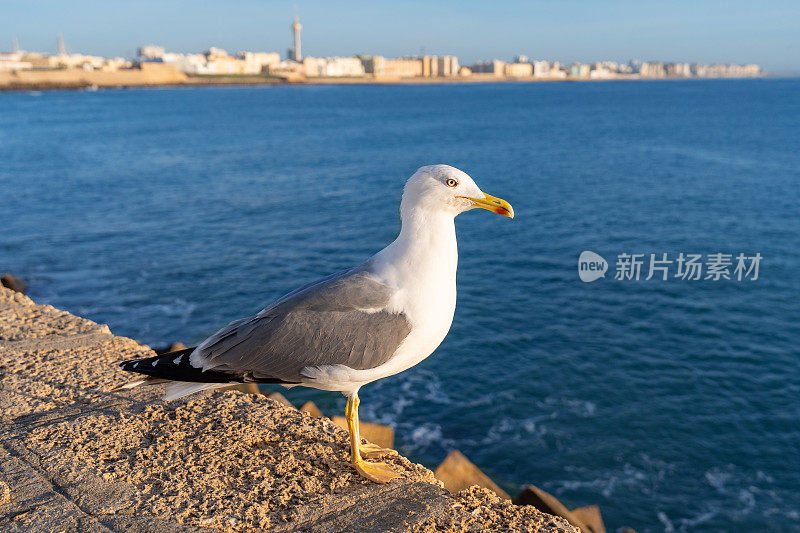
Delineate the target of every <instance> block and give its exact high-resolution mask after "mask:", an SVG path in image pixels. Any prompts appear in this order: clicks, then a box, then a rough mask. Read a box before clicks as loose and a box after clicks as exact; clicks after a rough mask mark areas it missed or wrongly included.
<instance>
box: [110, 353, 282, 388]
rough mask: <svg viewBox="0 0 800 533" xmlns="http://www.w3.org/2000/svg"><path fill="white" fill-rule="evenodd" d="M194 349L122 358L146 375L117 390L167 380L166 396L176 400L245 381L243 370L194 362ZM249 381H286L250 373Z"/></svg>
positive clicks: (131, 368)
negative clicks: (228, 369)
mask: <svg viewBox="0 0 800 533" xmlns="http://www.w3.org/2000/svg"><path fill="white" fill-rule="evenodd" d="M194 350H195V348H187V349H185V350H177V351H174V352H169V353H165V354H162V355H156V356H154V357H145V358H142V359H130V360H128V361H123V362H122V363H120V366H121V367H122V370H125V371H126V372H135V373H137V374H143V375H144V376H143V378H142V379H138V380H136V381H132V382H130V383H126V384H125V385H122V386H121V387H118V388H116V389H114V390H116V391H118V390H126V389H132V388H134V387H138V386H140V385H156V384H157V383H168V384H169V385H167V395H166V396H165V397H164V399H165V400H175V399H177V398H182V397H184V396H188V395H189V394H193V393H195V392H200V391H203V390H209V389H221V388H224V387H231V386H234V387H235V386H237V385H241V384H242V383H245V374H243V373H236V372H228V371H224V370H217V369H209V370H203V369H202V368H198V367H196V366H192V363H191V361H190V358H191V355H192V352H194ZM247 382H257V383H279V384H287V382H286V381H284V380H282V379H277V378H260V379H255V380H254V379H252V376H248V379H247Z"/></svg>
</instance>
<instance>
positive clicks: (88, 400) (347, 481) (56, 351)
mask: <svg viewBox="0 0 800 533" xmlns="http://www.w3.org/2000/svg"><path fill="white" fill-rule="evenodd" d="M150 355H152V351H151V350H150V349H149V348H148V347H146V346H142V345H140V344H139V343H137V342H136V341H133V340H131V339H126V338H124V337H116V336H114V335H112V334H111V333H110V331H109V330H108V328H107V327H106V326H101V325H98V324H95V323H93V322H91V321H89V320H85V319H82V318H79V317H75V316H73V315H70V314H69V313H65V312H63V311H59V310H57V309H54V308H53V307H51V306H46V305H36V304H34V303H33V302H31V301H30V299H28V298H27V297H25V296H23V295H22V294H20V293H15V292H12V291H10V290H7V289H5V288H0V372H2V388H0V408H2V415H0V530H3V531H211V530H228V531H236V530H264V531H280V532H284V531H322V532H326V531H329V532H334V531H354V532H356V531H410V530H414V531H426V532H427V531H461V530H469V531H479V530H492V531H497V530H506V531H546V532H555V531H577V530H576V529H575V528H573V527H572V526H570V525H569V524H568V523H567V522H566V521H565V520H563V519H562V518H555V517H552V516H549V515H545V514H542V513H540V512H539V511H537V510H535V509H533V508H532V507H525V508H521V507H515V506H513V505H511V504H510V503H509V502H507V501H503V500H500V499H498V498H496V497H495V496H493V495H491V494H490V493H488V492H486V491H482V490H481V489H477V488H473V489H470V490H468V491H464V492H462V493H460V494H458V495H456V496H451V495H450V494H449V493H448V492H447V491H445V490H444V489H443V488H442V484H441V482H439V481H437V480H436V479H435V478H434V477H433V474H432V473H431V471H430V470H428V469H426V468H424V467H422V466H420V465H417V464H414V463H411V462H410V461H408V460H407V459H406V458H404V457H402V456H397V457H393V458H390V459H388V461H389V462H391V463H392V465H393V466H394V468H395V469H397V470H398V471H400V472H402V473H403V474H404V478H403V479H402V480H397V481H394V482H392V483H390V484H389V485H375V484H373V483H371V482H369V481H367V480H365V479H363V478H361V477H360V476H358V475H357V474H356V473H355V471H354V470H353V469H352V467H351V466H350V465H349V463H348V452H349V447H348V437H347V432H346V431H345V430H343V429H342V428H339V427H337V426H336V425H335V424H333V423H332V422H331V421H329V420H328V419H325V418H315V417H312V416H310V415H308V414H306V413H304V412H301V411H298V410H296V409H293V408H289V407H286V406H284V405H281V404H280V403H278V402H276V401H273V400H270V399H268V398H266V397H264V396H259V395H252V394H243V393H241V392H238V391H224V392H214V393H206V394H200V395H196V396H192V397H189V398H185V399H182V400H176V401H174V402H163V401H162V400H161V397H162V395H163V389H162V388H161V386H155V387H149V388H141V389H134V390H132V391H124V392H114V391H113V389H114V388H115V387H118V386H119V385H121V384H123V383H125V382H127V381H129V380H130V376H129V375H127V374H126V373H124V372H122V371H121V370H120V369H119V368H118V367H117V365H116V363H117V362H118V361H120V360H123V359H129V358H132V357H140V356H141V357H147V356H150Z"/></svg>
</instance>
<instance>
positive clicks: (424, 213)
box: [375, 207, 458, 284]
mask: <svg viewBox="0 0 800 533" xmlns="http://www.w3.org/2000/svg"><path fill="white" fill-rule="evenodd" d="M401 218H402V228H401V229H400V235H398V236H397V239H395V240H394V242H392V243H391V244H390V245H389V246H387V247H386V248H384V249H383V250H382V251H381V252H379V253H378V254H377V255H376V256H375V259H376V264H375V266H376V267H377V268H378V269H379V270H381V271H383V272H382V273H385V274H386V275H388V276H389V277H392V278H396V281H398V282H400V283H403V282H405V281H408V280H412V279H413V280H414V281H415V282H416V283H422V284H427V283H448V282H451V281H452V283H455V278H456V268H457V267H458V243H457V242H456V227H455V220H454V218H453V215H452V213H448V212H446V211H443V210H434V209H426V208H425V207H417V208H411V209H403V210H402V212H401Z"/></svg>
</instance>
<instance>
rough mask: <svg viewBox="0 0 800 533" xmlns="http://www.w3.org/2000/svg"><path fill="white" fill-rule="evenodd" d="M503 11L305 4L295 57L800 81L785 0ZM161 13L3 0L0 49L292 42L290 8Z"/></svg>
mask: <svg viewBox="0 0 800 533" xmlns="http://www.w3.org/2000/svg"><path fill="white" fill-rule="evenodd" d="M507 5H513V6H514V7H513V8H512V9H508V10H507V11H506V15H505V16H504V15H503V14H502V13H497V12H496V9H495V11H492V10H491V9H490V7H489V6H484V5H478V4H476V3H473V2H462V3H459V4H453V3H444V4H438V5H435V6H429V5H424V4H421V3H418V2H406V3H404V4H403V5H402V6H397V5H382V6H375V5H372V4H366V3H361V2H349V3H347V4H339V6H340V7H339V8H337V9H334V8H333V7H331V6H329V5H327V4H323V3H320V2H306V3H304V4H301V5H299V6H298V13H299V15H300V17H301V19H302V24H303V26H304V29H303V52H304V55H311V56H346V55H352V54H356V53H372V54H380V55H386V56H404V55H409V54H419V53H421V52H423V51H424V53H430V54H453V55H457V56H459V57H460V58H463V59H462V61H464V62H476V61H479V60H487V59H492V58H510V57H513V56H515V55H517V54H526V55H529V56H531V57H534V58H550V59H554V60H559V61H562V62H565V63H569V62H572V61H583V62H593V61H603V60H607V59H614V60H628V59H633V58H638V59H644V60H661V61H681V62H705V63H759V64H760V65H762V67H764V68H766V69H767V70H768V71H771V72H773V73H782V72H783V73H798V72H800V64H798V63H797V59H796V58H797V57H798V53H797V52H798V47H799V44H800V29H798V25H799V24H800V23H799V22H798V21H800V6H798V5H793V4H791V3H789V2H783V1H771V2H767V4H766V7H765V6H764V4H762V7H761V8H760V9H757V8H755V7H752V6H750V5H746V4H745V3H744V2H728V3H725V4H724V6H725V8H726V9H722V6H723V3H721V2H716V1H714V2H709V3H706V4H704V5H703V6H699V5H695V4H690V3H689V2H683V1H681V2H677V3H675V4H672V5H671V6H670V7H669V8H667V7H664V6H648V7H647V9H646V10H642V9H641V8H639V9H635V8H634V5H635V4H632V3H630V2H623V1H616V2H606V3H605V4H604V5H603V6H597V5H595V4H588V3H584V2H579V1H572V2H566V3H563V4H559V5H558V6H556V5H554V4H553V3H550V2H535V3H533V4H524V5H523V4H521V3H517V2H514V3H510V4H507ZM714 5H715V6H717V7H718V8H719V9H717V10H715V9H713V8H712V7H713V6H714ZM159 6H160V7H158V8H157V6H156V4H154V3H151V2H142V3H137V4H130V3H127V2H111V3H106V4H101V3H95V2H84V3H83V4H81V5H79V6H72V7H70V8H64V7H63V6H61V5H60V4H57V3H55V2H52V1H50V0H45V1H42V2H37V3H36V4H35V5H32V4H27V3H22V2H18V1H11V2H5V3H4V6H3V8H2V9H3V11H4V12H5V13H6V15H8V16H4V17H2V18H1V19H0V38H2V39H4V40H5V41H6V42H7V44H5V45H4V46H0V49H10V48H11V40H12V38H13V37H15V36H16V37H17V38H18V39H19V46H20V48H22V49H27V50H37V51H43V52H51V51H55V49H56V38H55V35H56V34H57V33H58V32H59V31H60V32H62V33H63V34H64V39H65V41H66V46H67V49H68V51H70V52H83V53H89V54H98V55H104V56H123V57H133V56H134V55H135V50H136V48H137V47H138V46H140V45H141V44H145V43H150V42H157V43H159V44H162V45H164V46H166V47H167V48H169V49H172V50H175V51H181V52H190V51H196V50H200V49H206V48H208V47H209V46H212V45H213V46H219V47H221V48H228V49H234V50H237V49H242V50H270V51H279V52H281V53H283V51H285V50H286V49H287V47H289V46H290V44H291V34H290V28H289V24H287V21H288V22H291V18H292V16H293V13H294V10H293V5H292V4H289V3H283V2H273V3H266V4H264V3H255V2H250V1H244V2H238V3H237V4H236V6H234V7H228V8H223V7H221V6H217V5H214V6H196V5H194V4H190V3H188V2H184V1H178V2H171V3H169V4H167V5H159ZM628 8H631V9H628ZM570 9H571V10H572V11H570ZM332 11H333V12H334V13H337V14H338V16H334V15H333V14H332ZM34 13H35V16H34ZM43 13H45V14H47V13H49V16H48V15H44V16H43ZM701 30H702V31H701Z"/></svg>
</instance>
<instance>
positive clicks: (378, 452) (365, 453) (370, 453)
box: [358, 442, 397, 459]
mask: <svg viewBox="0 0 800 533" xmlns="http://www.w3.org/2000/svg"><path fill="white" fill-rule="evenodd" d="M358 452H359V453H360V454H361V457H363V458H364V459H378V458H380V457H386V456H388V455H397V452H396V451H395V450H392V449H390V448H381V447H380V446H378V445H377V444H373V443H371V442H367V443H366V444H364V443H361V444H360V445H359V447H358Z"/></svg>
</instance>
